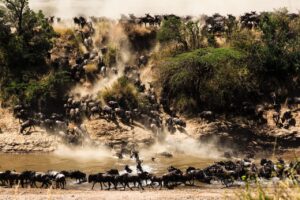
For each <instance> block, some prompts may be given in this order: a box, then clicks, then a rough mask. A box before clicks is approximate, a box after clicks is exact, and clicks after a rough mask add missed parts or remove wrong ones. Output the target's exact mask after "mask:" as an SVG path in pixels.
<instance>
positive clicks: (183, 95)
mask: <svg viewBox="0 0 300 200" xmlns="http://www.w3.org/2000/svg"><path fill="white" fill-rule="evenodd" d="M243 59H244V54H243V53H242V52H240V51H237V50H234V49H231V48H205V49H198V50H195V51H192V52H189V53H183V54H180V55H177V56H175V57H172V58H169V59H167V60H166V61H165V62H163V63H162V64H161V65H160V74H161V76H160V78H159V81H160V82H161V83H162V87H163V94H164V95H165V96H167V97H168V98H170V99H171V104H172V106H174V107H175V108H177V109H178V110H179V111H183V112H188V111H195V108H197V107H198V108H200V107H204V106H205V107H208V108H212V109H213V108H222V107H224V106H225V105H228V104H229V103H230V102H232V101H233V100H234V99H235V98H236V95H237V94H238V93H237V92H236V91H239V92H241V93H243V91H244V89H245V86H244V83H245V80H247V78H248V77H249V73H248V70H247V67H246V66H243V62H242V61H243Z"/></svg>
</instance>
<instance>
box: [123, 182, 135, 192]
mask: <svg viewBox="0 0 300 200" xmlns="http://www.w3.org/2000/svg"><path fill="white" fill-rule="evenodd" d="M126 185H127V187H128V188H129V189H130V190H133V189H132V188H131V187H130V186H129V182H127V183H126ZM126 185H125V188H126Z"/></svg>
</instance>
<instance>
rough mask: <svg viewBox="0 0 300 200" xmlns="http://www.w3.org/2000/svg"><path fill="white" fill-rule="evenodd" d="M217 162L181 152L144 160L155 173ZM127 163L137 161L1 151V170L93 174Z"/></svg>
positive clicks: (145, 166) (133, 164) (147, 168)
mask: <svg viewBox="0 0 300 200" xmlns="http://www.w3.org/2000/svg"><path fill="white" fill-rule="evenodd" d="M142 159H143V158H142ZM213 162H214V160H213V159H200V158H197V157H193V156H189V155H185V154H181V155H175V156H174V157H173V158H164V157H158V158H156V159H155V161H152V160H151V158H150V159H146V158H145V159H143V167H144V168H145V170H146V171H150V172H151V173H154V174H163V173H165V172H166V169H167V168H168V167H169V166H171V165H173V166H175V167H179V168H180V169H185V168H187V167H189V166H194V167H199V168H203V167H207V166H208V165H210V164H211V163H213ZM125 165H129V166H131V168H132V169H135V161H134V160H132V159H130V158H124V159H122V160H119V159H117V158H115V157H103V158H99V159H76V158H72V157H62V156H59V155H56V154H0V171H4V170H16V171H24V170H34V171H48V170H58V171H60V170H81V171H84V172H85V173H88V174H89V173H96V172H105V171H106V170H109V169H112V168H117V169H119V170H123V169H124V166H125Z"/></svg>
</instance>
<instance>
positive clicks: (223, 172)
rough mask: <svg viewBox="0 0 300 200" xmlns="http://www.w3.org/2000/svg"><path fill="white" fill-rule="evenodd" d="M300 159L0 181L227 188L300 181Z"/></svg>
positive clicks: (13, 175) (28, 175)
mask: <svg viewBox="0 0 300 200" xmlns="http://www.w3.org/2000/svg"><path fill="white" fill-rule="evenodd" d="M299 176H300V162H299V161H298V162H291V163H287V162H285V161H284V160H282V159H278V161H277V162H273V161H271V160H267V159H262V160H261V161H260V163H259V164H255V163H254V162H253V161H252V160H249V159H243V160H237V161H231V160H228V161H220V162H215V163H214V164H212V165H210V166H208V167H206V168H204V169H196V168H194V167H188V168H187V169H186V170H185V171H182V170H181V169H178V168H176V167H174V166H170V167H169V168H168V169H167V173H166V174H164V175H162V176H156V175H154V174H151V173H149V172H146V171H145V170H144V169H143V168H142V166H141V163H140V162H139V163H138V166H137V173H133V170H132V169H131V168H130V167H129V166H128V165H126V166H125V168H124V170H123V171H122V172H120V171H119V170H118V169H111V170H108V171H106V172H104V173H95V174H89V175H87V174H85V173H84V172H81V171H78V170H77V171H61V172H58V171H48V172H45V173H43V172H35V171H24V172H21V173H18V172H16V171H5V172H0V183H1V185H2V186H6V187H13V186H14V185H20V186H21V187H23V188H24V187H40V188H48V187H50V186H52V187H53V188H57V189H58V188H60V189H64V188H66V185H67V180H68V179H73V180H76V183H77V184H83V183H86V182H88V183H89V184H91V185H92V187H91V188H92V189H94V187H95V185H96V184H99V185H100V187H101V189H108V190H110V189H116V190H117V189H123V190H126V188H129V189H130V190H132V189H133V188H135V187H136V188H138V189H142V190H144V188H145V187H150V188H155V187H159V188H160V189H162V188H163V187H165V188H167V189H171V188H174V187H176V186H180V185H184V186H196V183H197V182H200V183H204V184H211V183H212V182H214V181H216V182H219V183H221V184H223V185H225V186H226V187H228V186H232V185H233V184H234V182H235V181H247V182H252V181H254V180H271V179H272V178H275V177H277V178H279V179H281V180H284V179H287V178H289V179H292V180H294V181H298V182H299V181H300V179H299Z"/></svg>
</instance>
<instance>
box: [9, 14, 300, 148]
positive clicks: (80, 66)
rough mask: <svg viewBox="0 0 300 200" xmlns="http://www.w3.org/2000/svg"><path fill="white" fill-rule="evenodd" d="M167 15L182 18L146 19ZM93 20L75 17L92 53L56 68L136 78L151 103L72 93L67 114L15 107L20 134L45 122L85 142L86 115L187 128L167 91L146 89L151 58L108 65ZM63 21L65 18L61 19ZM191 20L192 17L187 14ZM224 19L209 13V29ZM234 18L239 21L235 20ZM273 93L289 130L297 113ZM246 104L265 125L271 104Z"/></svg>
mask: <svg viewBox="0 0 300 200" xmlns="http://www.w3.org/2000/svg"><path fill="white" fill-rule="evenodd" d="M168 17H177V16H175V15H170V16H169V15H168V16H155V17H151V16H150V15H149V14H147V15H146V17H145V18H144V21H145V20H146V19H148V20H149V19H162V18H168ZM231 18H232V19H233V18H234V17H233V16H228V19H231ZM49 19H50V21H51V22H53V21H54V17H51V18H49ZM49 19H48V20H49ZM91 19H92V20H91V21H89V20H87V19H86V18H84V17H75V18H74V23H75V25H77V26H78V27H77V29H76V30H77V32H78V34H80V36H81V39H82V41H81V42H82V43H83V44H84V45H85V47H86V49H87V50H88V52H86V53H84V54H83V55H78V56H77V57H76V64H74V65H73V66H70V62H71V61H70V59H71V58H69V57H65V56H63V57H58V58H56V59H55V60H53V61H52V64H53V66H55V67H57V68H67V69H68V71H69V74H70V77H71V78H72V79H73V80H74V81H76V82H78V83H80V82H85V81H91V82H93V81H94V80H95V79H101V78H109V77H111V76H114V75H117V74H118V73H121V74H124V76H125V77H126V78H127V79H128V80H130V81H131V82H133V83H134V85H135V86H136V87H137V88H138V91H139V92H140V93H141V94H143V96H144V97H145V98H146V99H147V100H148V101H149V102H150V105H149V106H147V107H146V108H143V109H140V108H134V109H128V108H124V107H122V106H120V102H117V101H108V102H105V103H106V104H105V105H102V106H101V102H100V100H99V99H97V98H95V97H94V96H92V95H86V96H84V97H81V96H80V95H79V96H76V95H69V96H66V97H65V102H64V105H63V107H64V112H62V113H59V114H58V113H51V114H49V113H48V114H45V113H34V112H32V111H31V109H30V107H28V106H26V105H22V104H20V105H17V106H15V107H14V116H15V117H16V118H18V119H19V121H20V124H21V125H20V133H22V134H26V133H29V132H30V130H31V128H33V127H34V126H41V127H42V128H45V129H46V130H47V132H61V134H62V136H64V137H66V138H67V140H68V141H69V142H71V143H80V141H81V140H82V139H83V138H84V137H85V136H86V135H87V131H86V129H85V127H84V126H83V125H82V122H83V119H85V118H87V119H95V118H104V119H107V120H110V121H115V122H117V120H118V119H120V121H122V122H123V123H125V124H127V125H129V126H130V125H132V124H133V122H134V121H136V122H140V123H142V124H143V125H144V126H145V127H146V128H147V129H149V130H151V131H153V133H154V134H159V133H160V132H161V131H162V130H163V129H164V128H166V129H167V130H168V131H169V132H171V133H174V132H175V131H176V130H177V129H178V130H180V131H184V128H185V127H186V122H185V121H183V120H182V119H180V118H178V117H176V112H174V111H172V110H170V108H169V107H168V103H167V98H166V97H164V96H163V94H162V95H161V97H160V98H159V97H158V95H157V94H156V93H155V91H154V88H153V87H152V86H151V85H150V87H149V89H146V86H145V85H144V84H143V83H142V81H141V78H140V72H139V69H140V68H141V67H143V66H145V65H147V63H148V56H147V55H140V56H139V57H138V59H137V60H136V63H135V65H132V66H131V65H125V66H124V68H123V71H122V72H120V70H119V69H118V68H117V67H109V66H105V63H104V60H103V59H104V56H105V55H106V54H107V52H108V48H107V47H106V46H104V47H102V48H100V49H99V50H98V49H96V48H95V46H94V41H93V39H92V38H93V35H94V34H95V29H94V28H93V23H94V22H95V20H96V19H95V18H91ZM124 19H126V20H129V21H128V22H129V23H132V19H139V20H141V19H142V18H135V17H134V16H133V15H130V18H129V19H127V18H126V17H123V22H124ZM258 19H259V15H258V14H256V13H255V12H252V13H246V14H245V15H243V16H241V18H240V20H241V24H244V26H249V28H251V27H252V26H256V25H257V23H258V22H257V20H258ZM58 20H59V21H60V19H58ZM187 20H189V19H188V18H187ZM224 20H225V17H222V16H220V15H218V14H215V15H213V16H211V17H208V18H207V19H206V25H207V28H208V29H209V30H211V31H213V32H222V30H221V29H222V28H221V27H223V28H224V24H223V23H221V22H224ZM233 20H235V18H234V19H233ZM133 21H136V20H133ZM141 21H142V20H141ZM150 21H151V20H150ZM150 25H151V23H150ZM250 26H251V27H250ZM91 63H92V64H96V66H97V70H95V71H93V72H88V71H87V70H86V68H87V65H88V64H91ZM82 80H83V81H82ZM271 96H272V99H273V105H272V106H271V107H272V109H273V108H274V110H275V111H276V112H275V114H274V115H273V119H274V122H275V124H276V125H277V126H278V127H283V128H287V129H288V128H289V127H291V126H295V125H296V120H295V118H294V117H293V114H292V110H288V111H285V112H284V113H281V105H280V102H279V101H278V100H277V98H276V94H275V93H274V94H273V93H272V94H271ZM287 103H288V105H289V108H291V109H292V108H293V107H294V106H293V105H297V104H299V100H298V98H296V97H295V98H288V99H287ZM241 106H242V109H241V113H245V114H247V115H249V116H254V117H256V119H257V121H258V122H260V123H261V124H264V123H266V119H265V118H264V111H266V110H267V109H269V108H267V107H266V106H255V105H253V104H252V103H250V102H243V103H242V104H241ZM161 108H163V110H164V111H165V112H166V113H168V114H169V115H170V117H169V118H167V119H165V123H163V119H162V116H161V114H162V113H161V111H162V109H161ZM234 110H237V108H234ZM199 117H201V118H204V119H206V120H209V121H213V120H214V119H215V114H214V113H213V112H212V111H203V112H202V113H200V114H199ZM70 122H74V123H75V124H76V125H77V127H75V128H73V129H71V130H70V129H69V128H68V125H69V123H70Z"/></svg>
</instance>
